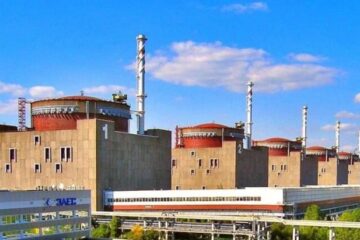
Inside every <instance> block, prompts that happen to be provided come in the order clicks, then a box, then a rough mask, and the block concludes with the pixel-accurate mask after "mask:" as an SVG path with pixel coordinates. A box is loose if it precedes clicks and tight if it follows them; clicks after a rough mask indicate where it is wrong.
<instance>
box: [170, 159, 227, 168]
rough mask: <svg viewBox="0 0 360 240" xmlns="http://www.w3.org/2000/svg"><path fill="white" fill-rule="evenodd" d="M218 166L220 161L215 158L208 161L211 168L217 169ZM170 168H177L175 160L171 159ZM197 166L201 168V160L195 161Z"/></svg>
mask: <svg viewBox="0 0 360 240" xmlns="http://www.w3.org/2000/svg"><path fill="white" fill-rule="evenodd" d="M219 165H220V160H219V159H217V158H214V159H213V158H212V159H210V160H209V166H210V167H211V168H218V167H219ZM171 166H172V167H176V166H177V160H176V159H173V160H172V161H171ZM197 166H198V167H199V168H201V167H202V166H203V160H202V159H201V158H199V159H197Z"/></svg>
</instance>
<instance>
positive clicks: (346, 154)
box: [338, 152, 352, 156]
mask: <svg viewBox="0 0 360 240" xmlns="http://www.w3.org/2000/svg"><path fill="white" fill-rule="evenodd" d="M338 155H341V156H351V155H352V154H351V153H349V152H339V153H338Z"/></svg>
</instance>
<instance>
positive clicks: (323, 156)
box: [306, 146, 336, 162]
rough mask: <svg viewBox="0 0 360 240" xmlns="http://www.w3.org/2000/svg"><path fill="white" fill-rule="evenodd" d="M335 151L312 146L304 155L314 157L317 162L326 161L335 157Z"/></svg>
mask: <svg viewBox="0 0 360 240" xmlns="http://www.w3.org/2000/svg"><path fill="white" fill-rule="evenodd" d="M335 154H336V152H335V150H333V149H329V148H325V147H322V146H312V147H308V148H306V155H310V156H315V157H316V158H317V160H318V161H322V162H324V161H326V160H327V159H328V158H329V157H335Z"/></svg>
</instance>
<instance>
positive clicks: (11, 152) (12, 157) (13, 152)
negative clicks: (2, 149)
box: [9, 148, 16, 162]
mask: <svg viewBox="0 0 360 240" xmlns="http://www.w3.org/2000/svg"><path fill="white" fill-rule="evenodd" d="M9 160H10V161H15V162H16V149H15V148H10V149H9Z"/></svg>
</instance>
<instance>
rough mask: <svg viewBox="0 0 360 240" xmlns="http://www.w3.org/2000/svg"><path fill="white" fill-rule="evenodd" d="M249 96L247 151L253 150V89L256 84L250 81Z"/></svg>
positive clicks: (247, 104) (247, 108)
mask: <svg viewBox="0 0 360 240" xmlns="http://www.w3.org/2000/svg"><path fill="white" fill-rule="evenodd" d="M247 86H248V87H247V95H246V129H245V136H246V149H251V144H252V143H251V139H252V124H253V122H252V95H253V92H252V89H253V86H254V83H253V82H251V81H249V82H248V84H247Z"/></svg>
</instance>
